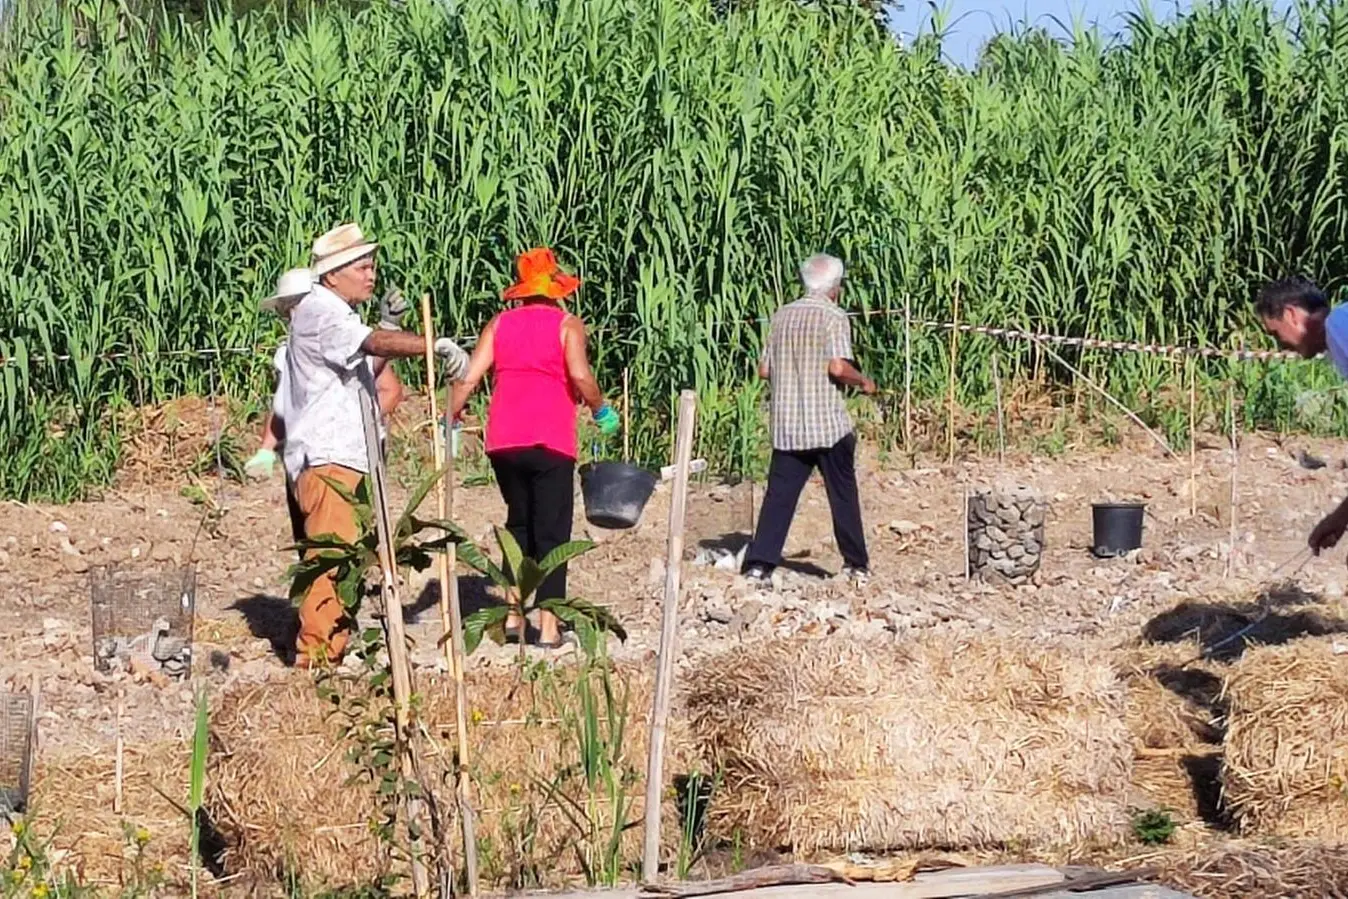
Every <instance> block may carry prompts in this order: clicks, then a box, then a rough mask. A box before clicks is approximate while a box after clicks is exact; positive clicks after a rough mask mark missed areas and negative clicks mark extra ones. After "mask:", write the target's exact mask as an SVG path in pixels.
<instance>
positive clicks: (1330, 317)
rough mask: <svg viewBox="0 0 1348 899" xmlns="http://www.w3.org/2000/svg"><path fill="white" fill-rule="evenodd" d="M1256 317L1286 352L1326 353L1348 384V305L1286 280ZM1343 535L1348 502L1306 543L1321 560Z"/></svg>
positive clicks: (1257, 303)
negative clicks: (1347, 380)
mask: <svg viewBox="0 0 1348 899" xmlns="http://www.w3.org/2000/svg"><path fill="white" fill-rule="evenodd" d="M1254 314H1255V315H1256V316H1258V317H1259V321H1260V322H1261V323H1262V324H1263V326H1264V330H1266V331H1268V332H1269V333H1270V334H1272V335H1273V336H1274V337H1276V338H1277V339H1278V343H1279V344H1280V345H1281V346H1282V347H1284V348H1285V349H1289V350H1293V351H1294V352H1296V353H1298V354H1300V355H1301V356H1303V357H1304V358H1306V359H1312V358H1314V357H1316V356H1318V355H1320V354H1321V353H1324V354H1326V355H1327V356H1328V357H1329V361H1330V362H1331V363H1332V364H1333V366H1334V368H1335V369H1336V370H1337V371H1338V373H1339V374H1340V375H1342V376H1343V377H1345V378H1348V305H1340V306H1335V307H1333V308H1332V309H1331V308H1330V305H1329V300H1328V298H1326V297H1325V294H1324V291H1322V290H1320V288H1319V287H1317V286H1316V285H1315V283H1314V282H1313V281H1309V280H1307V279H1305V278H1284V279H1283V280H1281V281H1274V282H1272V283H1270V284H1268V285H1266V286H1265V287H1264V289H1263V290H1261V291H1259V295H1258V296H1256V297H1255V300H1254ZM1345 531H1348V499H1344V500H1343V501H1342V502H1340V503H1339V504H1338V505H1337V506H1336V507H1335V508H1334V510H1333V511H1332V512H1330V513H1329V514H1328V515H1326V516H1325V517H1324V518H1322V519H1320V523H1319V524H1317V525H1316V526H1315V528H1314V529H1313V530H1312V531H1311V534H1310V537H1309V538H1308V539H1307V541H1306V542H1307V543H1308V544H1309V546H1310V548H1311V551H1312V552H1314V553H1315V554H1316V555H1317V556H1318V555H1319V554H1320V553H1321V552H1322V551H1323V550H1326V549H1332V548H1333V547H1334V546H1335V545H1336V544H1337V543H1338V542H1339V539H1340V538H1342V537H1343V534H1344V532H1345Z"/></svg>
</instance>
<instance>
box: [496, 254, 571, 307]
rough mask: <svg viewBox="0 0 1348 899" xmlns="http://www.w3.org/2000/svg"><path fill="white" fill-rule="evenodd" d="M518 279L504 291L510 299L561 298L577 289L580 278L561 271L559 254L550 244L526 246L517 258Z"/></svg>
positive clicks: (506, 297)
mask: <svg viewBox="0 0 1348 899" xmlns="http://www.w3.org/2000/svg"><path fill="white" fill-rule="evenodd" d="M515 272H516V280H515V283H514V284H512V285H510V286H509V287H507V288H506V289H505V290H503V291H501V296H502V297H503V298H504V299H507V300H523V299H528V298H529V297H546V298H547V299H550V300H561V299H565V298H566V297H568V296H570V295H571V294H573V293H575V292H576V290H577V289H578V288H579V287H580V279H579V278H577V277H576V276H575V275H571V274H567V273H566V272H564V271H562V269H561V267H560V266H559V265H558V264H557V257H556V256H554V255H553V254H552V250H549V249H548V248H547V247H534V248H533V249H532V250H525V251H524V252H523V253H521V254H519V256H517V257H516V258H515Z"/></svg>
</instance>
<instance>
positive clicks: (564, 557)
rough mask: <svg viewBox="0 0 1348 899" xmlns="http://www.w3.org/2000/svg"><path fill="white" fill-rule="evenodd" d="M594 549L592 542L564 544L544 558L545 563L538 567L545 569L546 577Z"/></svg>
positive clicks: (578, 541)
mask: <svg viewBox="0 0 1348 899" xmlns="http://www.w3.org/2000/svg"><path fill="white" fill-rule="evenodd" d="M592 549H594V543H593V542H592V541H590V540H572V541H571V542H569V543H563V544H562V545H561V546H558V547H555V548H554V549H553V550H552V551H551V552H549V553H548V554H547V555H546V556H544V557H543V561H541V562H539V563H538V567H539V568H541V569H543V576H544V577H546V576H548V575H549V574H552V573H553V572H554V571H556V570H557V569H558V568H561V567H562V566H563V565H565V564H566V563H568V562H570V561H571V560H572V559H574V558H576V557H577V556H580V555H583V554H584V553H587V552H589V551H590V550H592Z"/></svg>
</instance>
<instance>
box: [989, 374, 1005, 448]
mask: <svg viewBox="0 0 1348 899" xmlns="http://www.w3.org/2000/svg"><path fill="white" fill-rule="evenodd" d="M992 391H993V393H994V394H995V395H996V398H997V461H998V463H1000V464H1002V465H1005V464H1006V425H1005V424H1004V422H1003V420H1002V376H1001V373H1000V372H998V371H997V352H996V351H995V350H994V351H993V353H992Z"/></svg>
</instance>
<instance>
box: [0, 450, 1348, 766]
mask: <svg viewBox="0 0 1348 899" xmlns="http://www.w3.org/2000/svg"><path fill="white" fill-rule="evenodd" d="M1214 443H1215V441H1214ZM1302 450H1308V451H1310V452H1311V453H1313V454H1315V455H1316V456H1319V457H1320V458H1323V459H1325V460H1327V461H1328V464H1327V465H1326V466H1325V467H1324V468H1321V469H1318V470H1308V469H1307V468H1305V467H1303V466H1302V465H1301V464H1299V463H1298V458H1297V457H1298V454H1299V453H1300V452H1301V451H1302ZM1343 458H1344V453H1343V451H1342V448H1341V447H1338V446H1336V445H1334V444H1332V443H1328V442H1315V441H1304V440H1303V441H1297V442H1296V443H1295V444H1291V445H1288V446H1286V447H1279V446H1276V445H1275V444H1273V443H1271V442H1269V441H1267V440H1265V439H1262V438H1258V437H1251V438H1249V439H1248V440H1246V441H1245V444H1244V446H1243V447H1242V450H1241V453H1240V460H1239V468H1238V473H1239V481H1238V513H1237V522H1236V523H1237V528H1236V533H1237V540H1236V551H1235V552H1234V553H1232V554H1230V576H1229V577H1224V576H1223V574H1224V570H1225V569H1226V567H1227V562H1228V551H1227V546H1226V543H1227V541H1228V537H1229V533H1230V527H1229V522H1230V514H1229V508H1230V461H1229V460H1230V456H1229V451H1226V450H1223V449H1215V448H1214V449H1205V450H1203V451H1201V452H1200V453H1199V456H1198V462H1199V470H1198V475H1197V479H1196V486H1197V491H1196V493H1197V501H1196V506H1197V515H1195V516H1191V515H1190V499H1189V466H1188V463H1187V460H1183V461H1176V460H1169V459H1166V458H1165V457H1164V456H1163V455H1162V454H1161V453H1160V452H1159V451H1157V450H1156V449H1155V448H1154V447H1148V446H1143V445H1142V444H1138V445H1137V446H1135V447H1132V448H1130V449H1129V450H1127V451H1118V452H1112V453H1100V452H1091V453H1078V454H1075V455H1074V456H1072V457H1071V458H1060V459H1019V460H1015V461H1008V463H1007V464H1006V465H1005V466H998V465H997V464H996V463H995V462H989V461H987V460H970V461H967V462H962V463H958V464H956V465H954V466H950V467H945V466H940V467H918V468H908V467H901V466H900V465H899V463H897V462H896V461H894V460H890V461H889V462H887V463H882V461H881V460H880V458H879V457H878V456H877V455H876V454H875V453H873V452H870V453H867V454H866V455H865V458H864V459H863V461H862V464H861V472H862V473H861V491H862V498H863V503H864V508H865V516H866V522H867V527H868V532H869V535H870V540H871V550H872V555H873V567H874V578H873V580H872V582H871V583H870V584H869V585H868V586H866V587H864V588H861V589H852V588H850V587H848V586H846V585H844V584H841V583H838V582H836V581H834V580H831V579H829V578H828V575H829V574H830V573H832V572H836V571H837V569H838V565H839V560H838V558H837V555H836V553H835V551H834V548H833V545H832V538H831V527H830V521H829V515H828V508H827V502H826V499H825V496H824V492H823V489H822V486H821V485H819V484H818V483H812V484H811V485H810V486H809V487H808V488H807V490H806V493H805V495H804V497H803V498H802V502H801V507H800V512H799V515H798V517H797V520H796V523H795V526H794V527H793V530H792V532H791V538H790V541H789V543H788V546H787V555H788V558H789V559H790V560H791V563H792V567H793V568H794V569H796V570H795V571H791V572H788V573H786V574H785V581H784V582H783V583H781V584H780V585H779V587H780V589H778V590H777V591H774V592H770V593H762V592H760V591H756V590H754V589H752V588H750V587H749V586H748V585H747V584H745V583H744V582H743V581H742V580H741V579H738V578H737V577H736V576H735V574H734V573H733V572H730V571H720V570H717V569H715V568H713V567H710V566H707V565H699V564H697V562H696V561H695V560H701V561H706V560H707V558H708V557H709V556H710V555H712V554H711V553H709V552H706V551H702V550H708V549H710V548H721V547H725V548H729V549H730V550H732V551H733V550H735V549H737V548H738V547H739V546H741V545H742V544H743V543H744V541H745V540H747V538H748V534H749V532H750V530H751V526H752V520H753V510H754V508H755V505H756V503H757V502H758V501H759V500H761V485H758V486H755V485H750V484H740V485H738V486H735V487H726V486H718V485H715V484H698V485H696V486H695V489H694V495H693V497H692V501H691V504H690V520H689V525H688V531H689V554H688V565H687V568H686V573H685V583H686V585H687V590H686V594H685V598H684V604H683V608H682V609H681V622H680V634H681V641H682V648H683V650H684V651H685V652H686V653H688V658H686V659H685V662H684V663H685V664H689V663H690V662H689V659H691V658H695V657H696V656H697V655H698V654H700V653H701V652H703V651H705V650H711V649H716V648H718V647H725V646H732V645H734V644H735V642H736V641H740V640H746V639H756V638H759V637H763V636H765V635H770V634H784V633H792V632H799V631H804V632H809V633H813V632H831V631H843V632H856V633H858V634H860V633H873V634H881V633H891V634H893V635H894V636H895V637H896V638H897V639H901V638H902V637H903V636H904V635H905V634H906V633H910V632H914V631H917V630H921V629H926V628H944V629H949V630H953V631H957V632H970V633H973V632H977V631H989V630H995V631H1000V632H1009V633H1014V634H1023V635H1024V636H1025V637H1026V638H1029V639H1036V640H1047V641H1090V642H1092V643H1096V644H1099V645H1100V646H1101V647H1102V649H1108V648H1109V647H1113V646H1118V645H1121V644H1123V643H1124V642H1126V641H1129V640H1132V639H1134V638H1136V637H1137V635H1138V634H1139V632H1140V631H1141V629H1142V628H1143V626H1144V625H1146V624H1147V622H1149V621H1151V620H1152V619H1154V618H1155V617H1156V616H1157V615H1159V614H1161V613H1163V612H1166V611H1167V610H1169V609H1172V608H1173V607H1174V606H1175V605H1176V604H1177V603H1179V602H1181V601H1183V600H1186V599H1189V600H1207V599H1211V598H1214V597H1220V596H1233V595H1234V596H1242V595H1243V596H1245V597H1246V598H1252V596H1253V594H1254V592H1255V591H1256V590H1257V588H1258V586H1259V585H1260V583H1261V582H1263V581H1264V580H1265V579H1266V578H1267V577H1268V575H1269V573H1270V572H1271V571H1272V570H1273V569H1274V568H1276V567H1277V566H1279V565H1280V564H1282V563H1283V562H1285V561H1286V560H1287V559H1289V558H1290V557H1292V556H1294V555H1295V554H1296V553H1297V551H1298V550H1299V549H1300V548H1301V546H1302V545H1304V540H1305V535H1306V533H1307V532H1308V530H1309V529H1310V527H1311V526H1312V525H1313V524H1314V522H1315V521H1316V520H1317V517H1318V515H1320V514H1321V513H1322V512H1323V511H1324V510H1327V509H1328V508H1329V507H1330V506H1331V504H1332V502H1333V501H1334V499H1336V498H1337V497H1340V496H1343V495H1344V494H1345V493H1348V472H1345V470H1344V465H1343ZM997 480H1006V481H1013V482H1018V483H1027V484H1032V485H1034V486H1035V487H1038V488H1039V489H1040V490H1042V491H1043V492H1044V493H1045V495H1046V496H1048V497H1049V499H1050V501H1051V511H1050V515H1049V519H1048V524H1047V542H1048V551H1047V554H1046V556H1045V559H1044V564H1043V568H1042V570H1041V572H1040V575H1039V577H1038V578H1037V583H1035V584H1031V585H1026V586H1024V587H1020V588H993V587H985V586H981V585H979V584H976V583H969V582H966V581H965V579H964V578H963V561H962V559H963V553H964V537H963V531H962V516H963V503H964V493H965V490H966V488H968V487H969V486H971V485H974V484H977V483H982V482H986V481H997ZM207 485H208V486H213V482H210V481H208V482H207ZM181 486H182V485H180V484H172V485H165V486H163V487H161V488H156V489H140V490H135V491H132V490H125V491H110V492H109V493H108V494H107V496H106V498H105V499H104V500H103V501H102V502H97V503H80V504H75V505H70V506H40V505H21V504H17V503H9V504H4V505H0V535H3V536H0V596H3V597H5V598H4V600H3V602H0V685H8V686H24V687H26V686H27V685H28V684H29V683H30V682H31V681H32V680H33V678H37V680H38V681H39V683H40V684H41V689H42V692H43V708H44V715H43V728H42V739H43V744H44V747H45V748H46V749H47V750H54V749H56V748H59V747H63V746H70V747H72V748H73V747H83V748H92V747H95V746H98V745H100V744H105V743H106V742H107V741H109V740H110V739H111V737H112V731H113V728H112V720H111V719H112V705H113V702H112V697H114V696H119V695H120V696H121V697H122V698H123V701H124V702H125V704H126V708H127V722H126V724H125V728H126V730H127V739H128V740H135V739H145V740H150V739H156V738H163V737H171V736H173V735H175V734H180V733H185V732H186V728H187V725H188V723H189V714H188V711H189V704H190V702H189V700H190V697H189V695H188V690H187V688H186V687H185V686H178V685H173V686H169V687H156V686H154V685H153V684H148V683H146V684H137V683H133V682H131V681H129V680H128V679H125V678H123V679H120V680H112V679H109V678H107V677H104V676H102V675H100V674H97V673H95V672H94V670H93V666H92V658H91V645H90V644H91V637H90V625H89V611H88V609H89V605H88V603H89V599H88V588H87V584H86V574H85V572H86V571H87V570H88V568H89V566H91V565H99V564H104V563H108V562H119V563H130V564H137V565H141V564H143V565H147V566H161V567H162V566H169V565H173V564H177V563H181V562H184V561H186V560H188V559H194V560H195V561H196V562H197V565H198V569H199V575H198V578H199V580H198V593H197V616H198V624H197V641H198V647H197V652H196V657H197V660H198V661H197V664H198V665H200V666H210V667H211V669H212V671H213V673H212V675H211V676H212V677H213V678H215V679H216V680H217V681H219V682H221V684H222V685H223V684H228V683H231V682H237V681H241V680H242V681H260V680H266V679H268V678H272V677H278V676H284V669H283V666H282V663H281V662H280V661H279V660H278V658H277V656H276V654H275V652H274V650H273V642H274V641H277V640H282V641H283V640H284V639H286V634H287V628H288V626H289V624H288V622H289V620H290V616H291V613H290V604H289V602H288V600H286V599H285V597H286V593H287V584H286V579H285V571H286V568H287V566H288V565H289V564H290V563H291V561H292V558H293V557H292V555H291V554H290V553H288V552H287V551H285V550H284V547H285V546H287V545H288V543H289V528H288V522H287V518H286V511H285V499H284V493H283V489H282V486H281V483H280V482H279V480H276V481H272V482H268V483H263V484H249V485H243V486H239V485H223V486H221V487H220V489H218V490H216V491H215V501H216V502H217V503H218V504H219V506H220V507H221V508H222V509H223V510H224V514H223V517H222V518H221V519H220V521H219V523H218V530H216V531H215V532H213V533H211V532H206V531H203V532H202V533H200V535H198V529H199V524H200V522H201V519H202V508H201V507H200V506H199V505H195V504H193V502H191V501H190V500H189V499H187V498H185V497H184V496H182V495H180V492H179V491H180V488H181ZM399 493H400V494H401V491H399ZM457 495H458V506H457V508H458V516H457V517H458V518H459V520H460V521H461V522H462V523H463V525H464V526H465V527H466V528H467V530H468V531H469V533H470V534H473V535H474V536H476V537H479V538H483V539H484V540H487V538H489V534H490V528H491V525H492V524H493V523H494V522H500V521H502V520H503V517H504V509H503V507H502V504H501V501H500V498H499V496H498V495H497V493H496V490H495V488H494V487H490V486H486V487H471V488H460V489H459V491H458V494H457ZM1111 496H1113V497H1122V496H1130V497H1140V498H1143V499H1145V500H1146V501H1147V502H1148V504H1149V505H1148V513H1149V514H1148V518H1147V522H1146V547H1145V549H1144V550H1143V551H1142V552H1141V553H1139V554H1137V557H1136V558H1133V559H1126V560H1125V559H1120V560H1113V561H1108V562H1103V561H1099V560H1096V559H1094V558H1093V557H1092V556H1091V555H1090V554H1089V552H1088V551H1087V550H1088V547H1089V544H1090V542H1091V522H1090V516H1091V512H1090V503H1091V501H1093V500H1099V499H1102V498H1106V497H1111ZM396 498H397V499H398V500H399V501H401V495H399V496H398V497H396ZM667 509H668V489H667V488H666V487H661V488H660V489H659V491H658V492H657V494H656V496H655V497H654V498H653V499H652V501H651V504H650V506H649V507H648V511H647V513H646V516H645V518H644V520H643V522H642V523H641V525H640V526H639V527H638V528H636V529H635V530H633V531H630V532H626V533H621V534H614V533H602V532H595V531H593V530H591V529H590V528H589V527H588V526H587V525H586V524H585V523H584V521H583V520H581V519H580V518H579V512H578V521H577V528H576V533H577V535H589V536H592V537H594V538H595V539H597V540H598V541H599V545H598V547H597V549H595V550H594V551H593V552H592V553H591V554H589V555H587V556H585V557H583V558H582V559H581V560H579V561H578V562H577V563H576V564H575V565H574V566H573V575H572V588H573V592H574V593H576V594H578V595H581V596H584V597H586V598H589V599H591V600H594V601H596V602H601V603H606V604H608V605H610V606H611V607H613V609H614V610H615V611H616V612H617V613H618V615H619V617H620V618H621V619H622V620H623V621H624V622H625V624H626V625H627V626H628V629H629V631H630V633H631V637H630V639H629V641H628V642H627V645H626V646H624V647H620V648H615V651H616V652H620V653H624V654H629V655H633V656H636V657H642V656H647V655H650V654H652V653H653V648H654V646H655V642H656V639H657V634H658V629H659V596H660V592H661V586H662V570H663V562H662V558H663V555H664V551H665V516H666V515H667ZM487 545H490V543H489V542H488V543H487ZM700 551H701V552H700ZM1346 574H1348V573H1346V572H1345V568H1344V563H1343V559H1342V554H1341V553H1334V554H1331V555H1329V556H1326V557H1325V558H1322V559H1318V560H1315V561H1313V562H1312V563H1311V564H1309V565H1307V566H1306V567H1305V569H1304V570H1302V571H1301V572H1300V574H1299V577H1298V579H1299V582H1300V584H1301V586H1302V587H1304V588H1305V589H1307V590H1309V591H1311V592H1313V593H1317V594H1320V595H1322V596H1323V597H1324V598H1325V599H1326V600H1327V601H1330V602H1332V603H1342V601H1343V593H1344V584H1345V581H1346V580H1348V577H1346ZM419 586H420V585H419V584H414V585H413V587H414V589H413V590H411V591H409V597H410V598H409V600H408V602H409V603H410V607H409V609H408V612H409V617H410V618H411V620H412V621H413V625H412V633H413V635H414V636H416V637H417V638H418V639H419V649H418V651H417V659H418V660H419V661H420V662H421V663H423V664H426V665H433V664H435V657H436V653H435V650H434V641H435V638H436V637H437V636H438V631H439V625H438V613H437V612H436V610H435V603H436V601H437V591H436V589H435V588H434V587H431V588H429V589H426V590H421V591H419V592H418V590H417V589H416V588H417V587H419ZM464 596H465V601H466V602H470V603H471V602H478V601H481V598H482V596H483V591H482V586H481V583H480V581H476V580H465V581H464ZM483 657H484V658H486V659H488V660H493V661H496V662H500V663H503V662H504V659H505V658H506V655H505V653H504V651H502V650H499V649H497V648H495V647H487V648H485V649H484V650H483Z"/></svg>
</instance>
